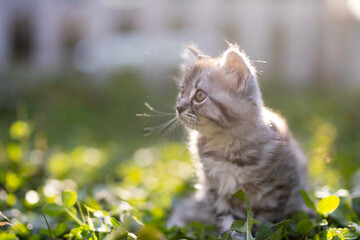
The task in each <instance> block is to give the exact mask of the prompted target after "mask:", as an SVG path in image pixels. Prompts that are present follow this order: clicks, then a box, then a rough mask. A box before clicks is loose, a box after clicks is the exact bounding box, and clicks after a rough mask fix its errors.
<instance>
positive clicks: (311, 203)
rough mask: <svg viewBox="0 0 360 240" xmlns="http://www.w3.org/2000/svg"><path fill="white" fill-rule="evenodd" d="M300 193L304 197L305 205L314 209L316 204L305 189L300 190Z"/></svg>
mask: <svg viewBox="0 0 360 240" xmlns="http://www.w3.org/2000/svg"><path fill="white" fill-rule="evenodd" d="M300 193H301V196H302V197H303V199H304V202H305V204H306V206H308V207H309V208H311V209H313V210H315V211H316V205H315V203H314V201H313V200H312V199H311V198H310V197H309V194H308V193H307V192H306V191H305V190H301V191H300Z"/></svg>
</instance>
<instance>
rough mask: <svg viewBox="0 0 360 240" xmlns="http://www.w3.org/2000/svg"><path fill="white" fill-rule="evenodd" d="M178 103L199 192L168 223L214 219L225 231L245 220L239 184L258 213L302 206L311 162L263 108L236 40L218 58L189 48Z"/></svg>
mask: <svg viewBox="0 0 360 240" xmlns="http://www.w3.org/2000/svg"><path fill="white" fill-rule="evenodd" d="M183 59H184V61H185V63H184V65H182V78H181V80H180V81H179V88H180V91H179V95H178V97H177V102H176V112H177V117H178V120H179V121H180V122H181V123H182V124H183V125H184V126H185V127H186V128H187V130H188V131H189V133H190V148H191V151H192V153H193V155H194V157H195V158H197V159H198V160H199V178H200V185H201V189H202V192H201V193H198V194H197V196H196V197H194V198H193V199H188V200H186V201H184V202H182V203H180V204H179V205H178V206H177V207H176V208H175V211H174V213H173V214H172V216H171V218H170V220H169V222H168V225H169V226H171V225H184V224H185V223H186V222H189V221H192V220H200V221H205V222H215V223H216V225H217V226H218V228H219V231H220V232H224V231H227V230H228V229H229V228H230V225H231V223H232V222H233V221H234V220H235V219H245V218H246V211H245V209H244V205H243V203H242V202H241V201H240V200H238V199H235V198H232V197H231V195H232V194H234V193H235V192H237V191H238V190H239V189H242V190H243V191H244V192H245V193H246V194H247V196H248V201H249V204H250V207H251V210H252V211H253V213H254V217H255V218H256V219H258V220H260V221H270V222H276V221H279V220H281V219H284V218H285V217H286V216H288V215H289V214H291V213H293V212H296V211H300V210H305V206H304V203H303V200H302V197H301V194H300V190H301V189H304V188H305V180H306V168H307V163H306V160H305V158H304V157H303V155H302V153H301V151H300V149H299V147H298V146H297V143H296V141H295V140H294V138H293V137H292V135H291V133H290V131H289V129H288V128H287V125H286V122H285V121H284V119H282V118H281V117H279V116H278V115H277V114H275V113H273V112H272V111H271V110H269V109H267V108H266V107H264V103H263V101H262V97H261V92H260V89H259V86H258V81H257V77H256V71H255V68H254V67H253V66H252V64H251V62H250V61H249V59H248V57H247V56H246V55H245V53H244V52H243V51H241V50H240V49H239V47H238V46H237V45H232V44H229V48H228V49H227V50H226V51H225V52H224V53H223V54H222V55H220V56H219V57H217V58H211V57H208V56H204V55H202V54H201V53H200V51H199V50H197V49H196V48H195V47H188V48H186V50H185V52H184V54H183Z"/></svg>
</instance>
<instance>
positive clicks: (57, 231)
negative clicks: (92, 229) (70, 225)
mask: <svg viewBox="0 0 360 240" xmlns="http://www.w3.org/2000/svg"><path fill="white" fill-rule="evenodd" d="M66 230H67V224H66V223H63V222H62V223H59V225H57V226H56V228H55V229H54V230H53V233H54V235H55V236H57V237H60V236H62V235H63V234H64V233H66Z"/></svg>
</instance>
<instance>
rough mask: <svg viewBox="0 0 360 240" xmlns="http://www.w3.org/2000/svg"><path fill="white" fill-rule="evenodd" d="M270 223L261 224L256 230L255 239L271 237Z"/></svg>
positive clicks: (262, 239)
mask: <svg viewBox="0 0 360 240" xmlns="http://www.w3.org/2000/svg"><path fill="white" fill-rule="evenodd" d="M271 225H272V224H270V223H263V224H261V225H260V226H259V227H258V229H257V231H256V235H255V239H256V240H265V239H268V238H269V237H271V236H272V235H273V234H274V233H273V231H272V229H271Z"/></svg>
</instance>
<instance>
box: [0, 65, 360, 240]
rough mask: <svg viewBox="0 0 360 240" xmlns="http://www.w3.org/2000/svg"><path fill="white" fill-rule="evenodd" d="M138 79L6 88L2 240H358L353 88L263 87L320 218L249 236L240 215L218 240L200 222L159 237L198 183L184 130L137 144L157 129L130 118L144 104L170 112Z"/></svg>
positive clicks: (169, 99) (61, 79) (0, 134)
mask: <svg viewBox="0 0 360 240" xmlns="http://www.w3.org/2000/svg"><path fill="white" fill-rule="evenodd" d="M141 78H142V77H141V76H139V75H138V74H136V73H134V72H124V73H121V74H117V75H115V76H112V77H111V79H110V80H108V81H107V82H106V83H105V84H99V83H97V82H95V81H90V80H88V79H87V78H86V77H85V76H78V75H72V74H69V75H64V76H55V77H54V78H52V79H51V81H46V82H41V81H40V82H36V83H29V81H27V82H25V80H18V81H19V83H22V84H25V85H26V87H24V88H21V89H14V90H12V91H14V92H12V93H11V94H13V95H16V96H17V97H16V98H14V99H13V100H12V101H10V102H9V101H8V99H7V98H6V96H5V97H1V98H0V113H1V115H2V118H1V119H0V166H1V168H0V211H1V214H0V239H136V238H139V239H231V237H230V232H231V231H237V232H242V233H245V234H246V236H247V238H248V239H253V238H256V239H357V238H359V234H360V227H359V225H360V195H359V188H360V184H359V183H360V181H359V175H360V172H359V170H358V169H359V167H360V138H359V137H358V133H359V132H360V129H359V128H360V124H359V122H360V112H359V111H358V109H360V108H359V107H360V106H359V104H360V101H359V100H358V99H359V95H360V94H359V93H358V91H356V89H352V90H349V89H346V88H339V87H331V86H327V87H326V88H324V87H322V84H313V85H309V86H304V87H301V88H299V87H292V86H288V85H286V84H284V83H282V82H274V81H264V82H263V83H262V88H263V95H264V98H265V103H266V104H267V105H268V106H270V107H271V108H273V109H275V110H276V111H277V112H280V113H281V114H282V115H283V116H284V117H285V118H286V119H287V121H288V123H289V125H290V128H291V129H292V130H293V132H294V135H295V136H296V138H297V139H298V140H299V142H300V144H301V146H302V148H303V149H304V152H305V153H306V154H307V156H308V158H309V162H310V167H309V173H310V180H311V185H312V189H313V190H311V192H310V194H309V195H310V197H309V196H308V195H307V194H305V193H304V197H305V199H306V202H307V204H308V205H309V206H310V207H312V208H313V209H314V212H316V213H317V214H316V217H315V218H314V219H309V218H308V217H307V216H306V215H304V214H301V213H300V214H297V215H295V216H293V217H292V218H291V219H287V220H284V221H282V222H280V223H261V224H260V227H259V228H258V229H259V230H258V232H257V233H256V235H255V236H252V235H251V234H250V232H249V229H250V226H251V224H252V223H253V222H256V220H255V219H253V216H252V213H251V211H250V210H249V211H248V214H247V219H245V220H244V221H236V222H234V223H233V225H232V228H231V230H230V232H229V234H227V235H224V236H219V235H218V234H217V233H216V231H215V228H214V226H204V225H203V224H201V223H197V222H194V223H191V224H189V225H188V226H186V227H184V228H178V227H174V228H172V229H167V228H166V224H165V223H166V218H167V216H168V214H169V211H170V209H171V207H172V206H173V204H174V203H176V202H177V201H178V200H179V199H180V198H181V197H184V196H186V195H189V194H191V192H192V191H193V190H194V187H193V185H194V183H195V181H196V180H195V174H194V170H193V166H192V164H191V160H190V156H189V154H188V152H187V150H186V148H185V146H184V144H182V143H180V142H179V140H181V131H179V132H177V133H176V134H175V137H174V138H170V139H169V140H167V141H165V142H162V141H160V140H159V139H160V137H161V134H160V135H155V136H150V137H147V138H144V137H143V134H144V132H143V130H142V129H143V128H144V127H146V126H149V125H150V126H154V125H157V124H159V123H161V122H163V121H165V120H164V119H151V118H150V119H147V118H145V119H144V118H137V117H135V114H136V113H142V112H144V111H145V110H146V108H145V106H144V105H143V103H144V102H145V101H147V102H150V103H151V104H152V105H153V106H155V107H156V108H158V109H160V110H163V111H171V106H172V105H173V99H174V96H175V91H176V90H175V86H174V87H173V88H171V89H167V90H166V91H159V89H146V88H144V87H143V85H142V84H141V83H140V81H141ZM159 92H160V93H162V94H159ZM163 92H166V94H164V93H163ZM9 94H10V93H9ZM146 96H150V97H151V99H149V98H147V97H146ZM5 103H6V104H5ZM237 196H238V197H241V198H242V199H243V200H244V204H246V199H245V198H244V196H243V195H242V194H237ZM329 196H330V197H329Z"/></svg>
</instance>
